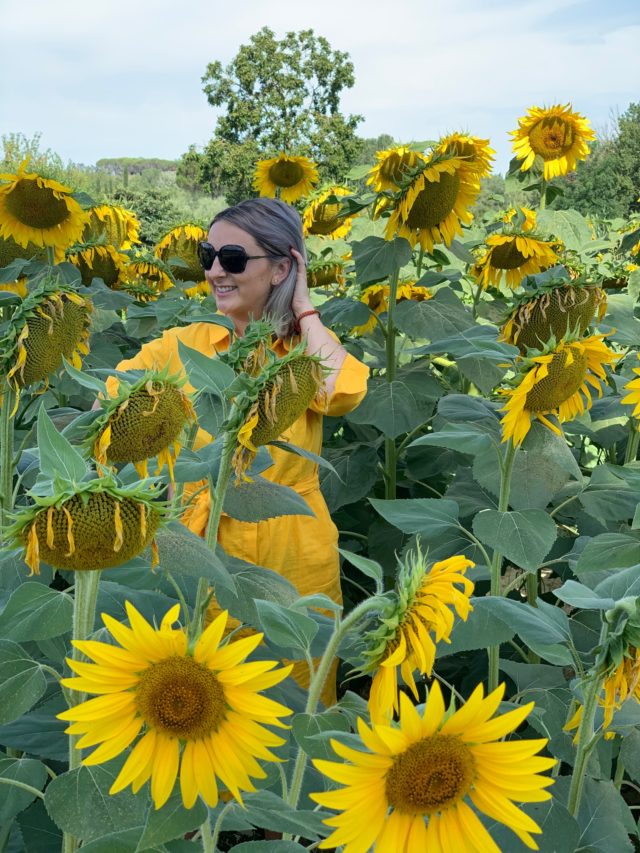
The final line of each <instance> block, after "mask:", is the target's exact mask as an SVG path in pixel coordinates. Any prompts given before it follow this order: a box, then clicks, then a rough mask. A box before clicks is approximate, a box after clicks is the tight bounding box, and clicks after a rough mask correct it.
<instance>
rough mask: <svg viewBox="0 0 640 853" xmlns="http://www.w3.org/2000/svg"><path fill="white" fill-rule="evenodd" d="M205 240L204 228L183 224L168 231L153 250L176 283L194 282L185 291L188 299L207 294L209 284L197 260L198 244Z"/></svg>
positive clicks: (187, 223) (190, 223) (192, 224)
mask: <svg viewBox="0 0 640 853" xmlns="http://www.w3.org/2000/svg"><path fill="white" fill-rule="evenodd" d="M206 239H207V232H206V231H205V230H204V228H201V227H200V226H199V225H195V224H194V223H192V222H185V223H183V224H182V225H178V226H176V227H175V228H172V229H171V231H168V232H167V233H166V234H165V235H164V236H163V237H162V238H161V239H160V242H159V243H158V245H157V246H156V247H155V249H154V254H155V255H156V257H157V258H160V260H161V261H163V262H164V263H165V264H166V265H167V266H168V267H169V269H170V270H171V273H172V275H173V277H174V278H175V279H176V280H177V281H190V282H194V285H193V286H192V287H189V288H187V289H186V290H185V295H186V296H188V297H190V298H193V297H194V296H196V295H198V294H202V295H203V296H206V295H207V294H208V293H209V284H208V283H207V281H206V279H205V277H204V274H203V271H202V265H201V264H200V261H199V260H198V243H199V242H200V241H201V240H206ZM176 261H177V263H176Z"/></svg>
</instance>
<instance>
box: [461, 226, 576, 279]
mask: <svg viewBox="0 0 640 853" xmlns="http://www.w3.org/2000/svg"><path fill="white" fill-rule="evenodd" d="M560 250H561V245H560V244H559V243H558V241H557V240H556V241H547V240H541V239H539V238H538V237H536V236H535V235H533V234H531V233H526V234H525V233H524V232H519V233H518V232H504V233H502V234H490V235H489V236H488V237H487V239H486V241H485V250H484V254H482V255H481V257H480V258H479V259H478V262H477V263H476V264H474V265H473V267H472V268H471V271H472V273H473V275H475V277H476V279H477V281H478V283H479V284H481V285H482V287H483V288H487V287H488V286H489V285H493V286H494V287H498V286H499V285H500V284H501V282H503V281H504V283H505V284H506V285H507V287H510V288H511V289H515V288H517V287H519V285H520V282H521V281H522V280H523V279H524V278H525V277H526V276H528V275H537V274H538V273H540V272H543V271H544V270H546V269H549V267H553V266H555V265H556V264H558V263H560V256H559V254H558V252H559V251H560Z"/></svg>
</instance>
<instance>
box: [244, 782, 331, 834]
mask: <svg viewBox="0 0 640 853" xmlns="http://www.w3.org/2000/svg"><path fill="white" fill-rule="evenodd" d="M243 800H244V804H245V810H242V816H243V817H244V818H245V820H248V821H250V823H252V824H253V826H258V827H260V828H263V829H270V830H272V831H274V832H290V833H292V834H293V835H302V836H303V837H304V838H310V839H312V840H316V839H317V838H319V837H320V836H325V835H328V829H327V827H326V826H324V824H323V823H322V818H323V817H326V813H324V814H323V813H322V812H310V811H303V810H302V809H299V810H295V809H292V808H291V806H289V805H288V804H287V803H285V801H284V800H283V799H282V798H281V797H279V796H278V795H277V794H274V793H273V792H272V791H256V793H255V794H247V795H246V796H245V797H243ZM235 809H242V807H241V806H240V805H239V804H234V806H233V807H232V809H231V811H233V810H235ZM279 843H282V842H279Z"/></svg>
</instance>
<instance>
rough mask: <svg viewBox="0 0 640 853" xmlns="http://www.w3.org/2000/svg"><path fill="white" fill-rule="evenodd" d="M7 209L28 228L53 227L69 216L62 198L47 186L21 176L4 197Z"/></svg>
mask: <svg viewBox="0 0 640 853" xmlns="http://www.w3.org/2000/svg"><path fill="white" fill-rule="evenodd" d="M5 206H6V208H7V211H8V212H9V213H10V214H11V215H12V216H14V217H15V218H16V219H17V220H18V222H21V223H22V224H23V225H28V226H29V228H53V227H55V226H56V225H60V224H61V223H62V222H64V221H65V220H67V219H68V218H69V211H68V209H67V205H66V203H65V201H64V199H61V198H56V195H55V193H54V191H53V190H52V189H50V188H49V187H39V186H38V184H37V182H36V181H35V180H31V179H27V178H23V179H22V180H19V181H18V182H17V183H16V185H15V187H14V188H13V189H12V190H11V192H10V193H8V194H7V196H6V198H5Z"/></svg>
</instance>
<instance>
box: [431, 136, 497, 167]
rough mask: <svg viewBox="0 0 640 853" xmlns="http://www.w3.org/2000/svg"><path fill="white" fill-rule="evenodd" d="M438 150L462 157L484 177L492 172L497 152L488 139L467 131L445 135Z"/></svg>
mask: <svg viewBox="0 0 640 853" xmlns="http://www.w3.org/2000/svg"><path fill="white" fill-rule="evenodd" d="M437 150H438V151H439V152H441V153H442V154H447V155H450V156H453V157H460V158H461V159H462V160H463V161H464V162H465V164H466V166H467V167H468V168H469V169H471V171H473V172H475V173H476V175H477V176H478V178H484V177H486V176H487V175H488V174H489V173H490V172H491V164H492V163H493V159H494V157H493V155H494V154H495V153H496V152H495V151H494V150H493V148H491V147H490V145H489V140H488V139H480V138H479V137H477V136H470V135H469V134H466V133H450V134H449V135H448V136H443V137H442V139H441V140H440V141H439V142H438V146H437Z"/></svg>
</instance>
